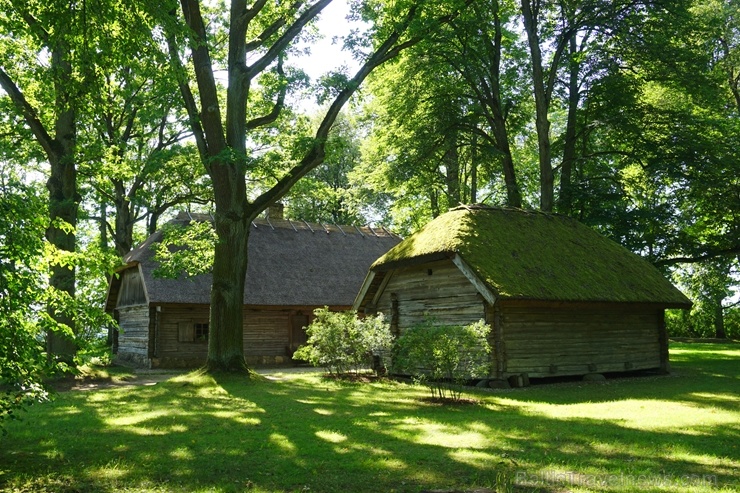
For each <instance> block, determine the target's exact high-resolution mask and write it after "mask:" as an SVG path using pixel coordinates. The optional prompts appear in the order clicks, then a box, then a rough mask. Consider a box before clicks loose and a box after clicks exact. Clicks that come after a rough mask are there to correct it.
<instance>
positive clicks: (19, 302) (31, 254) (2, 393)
mask: <svg viewBox="0 0 740 493" xmlns="http://www.w3.org/2000/svg"><path fill="white" fill-rule="evenodd" d="M1 181H2V182H1V190H0V192H1V193H0V427H2V426H3V425H4V420H6V419H8V418H13V417H15V416H16V412H17V411H18V410H19V409H22V408H24V407H25V406H27V405H28V404H31V403H33V402H40V401H43V400H45V399H46V398H47V393H46V391H45V390H44V388H43V386H42V385H41V379H42V376H43V375H44V373H45V372H46V371H47V370H48V366H47V359H46V350H45V347H44V339H43V332H42V328H43V327H42V325H41V323H40V319H39V315H38V313H37V312H38V310H39V306H38V303H39V301H40V300H41V299H42V298H43V297H44V291H45V289H46V286H45V285H44V281H43V275H44V273H45V269H44V263H43V258H44V242H43V232H44V225H45V221H44V218H43V215H42V214H43V211H44V205H43V204H44V202H43V200H42V198H41V191H40V190H39V188H38V187H35V186H33V185H28V184H25V183H23V180H21V179H19V177H18V176H17V175H15V173H13V171H12V170H10V169H7V168H4V169H3V170H2V179H1Z"/></svg>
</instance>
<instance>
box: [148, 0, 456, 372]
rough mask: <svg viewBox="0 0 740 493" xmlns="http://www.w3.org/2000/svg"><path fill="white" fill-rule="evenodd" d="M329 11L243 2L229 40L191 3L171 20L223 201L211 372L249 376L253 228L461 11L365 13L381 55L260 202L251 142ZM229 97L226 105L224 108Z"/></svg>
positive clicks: (171, 40)
mask: <svg viewBox="0 0 740 493" xmlns="http://www.w3.org/2000/svg"><path fill="white" fill-rule="evenodd" d="M329 2H330V0H317V1H316V2H311V3H303V2H298V3H291V2H278V3H270V2H266V1H264V0H257V1H255V2H254V3H251V4H250V3H248V2H247V1H246V0H233V1H232V2H231V4H230V6H229V13H228V16H227V17H228V18H227V19H225V20H223V27H224V29H223V30H222V31H221V32H214V29H215V30H218V29H219V28H221V26H222V23H221V22H220V21H221V18H220V17H219V16H218V15H214V16H213V18H212V19H211V22H207V21H206V17H204V7H203V5H202V4H201V3H200V2H198V1H197V0H181V2H180V10H181V14H182V17H179V16H177V15H176V14H175V13H174V11H172V10H170V11H169V12H170V16H169V18H163V19H162V21H163V25H164V26H165V31H166V33H167V34H166V36H167V44H168V46H169V49H170V55H171V60H172V63H173V65H174V66H175V68H176V70H177V73H178V74H179V75H180V83H179V86H180V91H181V93H182V96H183V99H184V101H185V105H186V108H187V111H188V114H189V117H190V125H191V129H192V131H193V135H194V138H195V141H196V143H197V145H198V150H199V153H200V156H201V160H202V161H203V164H204V166H205V167H206V170H207V171H208V174H209V176H210V178H211V181H212V184H213V191H214V197H215V231H216V235H217V237H218V241H217V242H216V245H215V252H214V263H213V287H212V290H211V315H210V333H209V343H208V358H207V366H208V368H209V369H211V370H228V371H231V370H243V369H244V368H245V367H246V366H245V361H244V348H243V323H242V315H243V313H242V311H243V299H244V280H245V274H246V269H247V255H246V251H247V242H248V236H249V225H250V223H251V221H252V220H253V219H254V218H255V217H257V215H258V214H259V213H260V212H262V211H263V210H264V209H265V208H267V207H268V206H269V205H271V204H273V203H275V202H276V201H277V200H279V199H280V198H282V197H283V196H284V195H285V194H286V193H287V192H288V191H289V190H290V189H291V187H292V186H293V185H294V184H295V183H296V182H297V181H298V180H299V179H300V178H302V177H303V176H305V175H306V174H307V173H308V172H309V171H311V170H312V169H314V168H315V167H316V166H318V165H319V164H320V163H321V162H323V160H324V158H325V153H326V140H327V137H328V135H329V131H330V129H331V126H332V124H333V123H334V121H335V120H336V118H337V116H338V115H339V112H340V110H341V108H342V106H343V105H344V104H345V103H346V102H347V101H348V100H349V98H350V97H351V96H352V94H353V93H354V92H355V91H356V90H357V88H358V87H359V85H360V84H361V83H362V82H363V81H364V80H365V78H366V77H367V76H368V74H370V72H372V71H373V70H374V69H375V68H376V67H378V66H379V65H380V64H382V63H383V62H385V61H387V60H389V59H391V58H393V57H394V56H396V55H397V54H398V53H399V52H400V51H401V50H403V49H404V48H406V47H408V46H410V45H412V44H414V43H415V42H416V41H418V39H420V37H421V36H422V35H423V31H422V30H423V29H424V28H425V27H424V23H425V21H427V20H428V19H429V17H434V18H435V21H436V22H439V19H440V18H444V17H447V16H449V15H450V14H451V12H454V9H455V8H456V5H454V4H452V3H448V4H438V5H434V6H432V5H427V4H414V3H404V2H400V3H396V4H393V5H388V6H386V5H383V4H377V5H374V8H363V9H362V10H361V13H362V14H363V15H364V16H365V20H366V21H373V22H374V23H375V24H374V28H373V29H374V32H373V33H372V34H373V36H372V39H373V40H376V41H374V44H373V48H372V53H370V54H369V55H368V56H367V57H366V58H364V61H363V63H362V65H361V67H360V68H359V69H358V71H357V72H356V73H355V75H354V76H352V77H351V78H345V79H344V80H343V83H342V84H341V85H340V86H339V87H336V92H335V94H336V95H335V97H334V99H333V101H332V103H331V104H330V106H329V107H328V110H327V111H326V113H325V115H324V118H323V119H322V121H321V124H320V125H319V127H318V130H317V131H316V134H315V135H314V139H313V140H312V142H311V143H310V144H309V145H308V146H307V147H306V148H305V151H304V152H303V153H302V157H301V158H300V159H297V160H296V162H295V163H294V164H293V165H292V167H291V168H290V169H288V170H284V171H283V172H282V173H281V174H280V176H278V177H276V180H275V181H274V182H273V183H265V184H264V188H263V190H262V191H261V193H259V194H257V195H256V196H255V197H251V198H250V197H249V196H248V195H247V189H248V187H247V180H248V179H249V178H250V176H251V174H252V173H253V172H254V170H255V168H257V167H259V165H260V160H259V156H258V155H256V153H255V152H254V149H251V148H250V147H249V146H250V145H251V144H252V142H251V136H254V135H256V134H257V132H256V131H257V130H258V129H261V128H265V127H268V126H270V125H271V124H273V123H274V122H275V121H277V120H278V119H279V118H280V117H281V115H282V114H283V111H284V109H285V97H286V93H287V91H288V90H289V89H290V87H291V79H290V78H289V74H288V73H287V72H286V69H285V59H286V56H287V51H288V49H289V48H290V47H291V45H292V44H293V43H294V42H295V41H296V39H298V37H299V36H300V35H301V33H302V32H303V31H304V29H305V28H306V26H308V25H309V23H311V22H312V21H313V20H314V19H315V18H316V16H317V15H319V13H320V12H321V11H322V10H323V9H324V7H326V5H328V4H329ZM367 7H370V5H367ZM374 9H377V12H376V10H374ZM432 12H434V14H432ZM440 12H441V13H440ZM378 14H382V16H379V15H378ZM181 19H182V20H184V22H185V25H186V26H187V29H186V30H184V31H183V30H180V29H178V28H177V26H179V25H180V22H181ZM182 32H186V39H187V44H188V47H189V57H190V59H191V61H192V64H193V68H194V71H195V72H194V73H195V76H194V82H195V84H196V88H197V89H196V90H195V91H193V89H192V88H191V86H190V82H191V81H190V80H189V79H188V78H187V73H186V71H185V70H184V68H183V66H182V62H181V58H180V55H181V51H180V45H179V41H180V39H181V38H178V34H179V33H182ZM222 39H225V40H226V45H227V47H226V53H225V57H224V58H220V55H221V53H220V51H219V50H220V42H221V40H222ZM357 48H358V49H360V48H361V47H359V46H358V47H357ZM221 63H223V65H220V64H221ZM219 68H221V69H223V71H224V73H225V78H226V81H227V85H226V87H225V88H223V87H222V86H221V85H220V84H219V83H218V81H217V79H216V77H215V73H216V70H218V69H219ZM222 89H223V90H225V98H222ZM196 96H197V97H196ZM270 100H271V101H272V103H270V102H269V101H270Z"/></svg>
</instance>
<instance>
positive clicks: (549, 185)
mask: <svg viewBox="0 0 740 493" xmlns="http://www.w3.org/2000/svg"><path fill="white" fill-rule="evenodd" d="M530 1H531V0H522V16H523V20H524V30H525V31H526V32H527V41H528V43H529V51H530V54H531V57H532V83H533V86H534V100H535V112H536V121H535V127H536V128H537V147H538V149H539V163H540V209H541V210H543V211H544V212H552V208H553V205H554V188H553V187H554V177H553V171H552V157H551V151H550V120H549V119H548V115H547V113H548V110H549V106H550V101H549V97H548V93H547V89H546V86H545V74H544V70H543V68H542V51H541V49H540V39H539V34H538V32H537V13H536V12H535V11H533V10H532V5H531V4H530ZM552 69H553V70H554V69H555V67H554V65H553V68H552Z"/></svg>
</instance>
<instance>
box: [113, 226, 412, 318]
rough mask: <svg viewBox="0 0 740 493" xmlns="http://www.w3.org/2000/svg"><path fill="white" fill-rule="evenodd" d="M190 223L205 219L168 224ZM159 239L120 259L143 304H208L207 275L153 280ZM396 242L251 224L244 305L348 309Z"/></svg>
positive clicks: (372, 235) (359, 230)
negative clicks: (137, 281) (131, 272)
mask: <svg viewBox="0 0 740 493" xmlns="http://www.w3.org/2000/svg"><path fill="white" fill-rule="evenodd" d="M191 220H198V221H204V220H210V217H209V216H207V215H196V214H188V213H181V214H180V215H179V216H178V217H177V218H176V219H174V220H173V221H171V222H172V223H175V224H181V225H187V224H188V223H189V222H190V221H191ZM161 239H162V233H161V232H157V233H155V234H153V235H151V236H150V237H149V238H147V240H146V241H145V242H144V243H142V244H141V245H140V246H138V247H137V248H136V249H134V250H132V251H131V252H130V253H129V254H128V255H127V256H126V257H125V258H124V262H126V265H127V268H135V267H137V266H139V265H140V267H141V271H142V274H143V279H144V282H145V285H146V292H147V295H148V299H149V303H152V304H160V303H196V304H208V303H210V291H211V283H212V276H211V275H210V274H204V275H199V276H195V277H191V278H184V277H181V278H179V279H164V278H159V277H155V276H154V274H153V272H154V270H155V269H156V267H157V265H158V263H157V262H156V261H155V260H154V251H153V250H152V245H153V244H154V243H157V242H160V241H161ZM399 241H400V238H399V237H397V236H395V235H393V234H391V233H389V232H388V231H386V230H385V229H383V228H379V229H377V228H369V227H355V226H335V225H325V224H314V223H306V222H296V221H288V220H276V219H271V220H269V221H268V220H265V219H258V220H255V221H254V222H253V223H252V228H251V230H250V234H249V247H248V248H249V252H248V255H249V256H248V270H247V277H246V284H245V294H244V303H245V304H248V305H272V306H302V305H311V306H313V305H316V306H321V305H330V306H332V305H334V306H350V305H352V300H353V299H354V297H355V295H356V294H357V291H358V290H359V288H360V286H361V285H362V280H363V279H364V277H365V274H366V273H367V270H368V268H369V267H370V264H372V262H373V261H374V260H376V259H377V258H378V257H380V256H381V255H383V254H384V253H385V252H387V251H388V249H390V248H391V247H393V246H394V245H396V244H397V243H398V242H399ZM114 282H120V279H116V280H114ZM112 288H113V287H112ZM110 292H111V293H114V292H117V289H110ZM109 296H110V295H109ZM112 303H115V300H111V299H109V300H108V307H109V309H111V308H112V307H111V304H112Z"/></svg>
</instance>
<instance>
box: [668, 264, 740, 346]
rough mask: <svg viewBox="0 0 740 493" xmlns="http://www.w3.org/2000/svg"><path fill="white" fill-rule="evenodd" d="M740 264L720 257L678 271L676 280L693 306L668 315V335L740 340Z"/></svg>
mask: <svg viewBox="0 0 740 493" xmlns="http://www.w3.org/2000/svg"><path fill="white" fill-rule="evenodd" d="M737 269H738V261H737V259H725V258H719V259H714V260H708V261H705V262H702V263H700V264H692V265H688V266H685V267H684V268H682V269H679V270H678V271H677V272H676V274H675V277H676V279H677V281H678V283H679V284H680V285H681V286H684V287H685V289H686V290H687V292H688V293H689V295H690V296H691V298H692V299H693V300H694V305H693V307H692V308H691V310H690V311H682V312H673V313H669V314H668V316H667V317H666V326H667V329H668V333H669V334H670V335H672V336H684V337H685V336H688V337H712V338H714V337H716V338H720V339H721V338H725V337H730V338H739V337H740V323H739V322H740V307H739V306H738V305H739V303H738V290H737V288H736V286H737V282H738V270H737Z"/></svg>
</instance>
